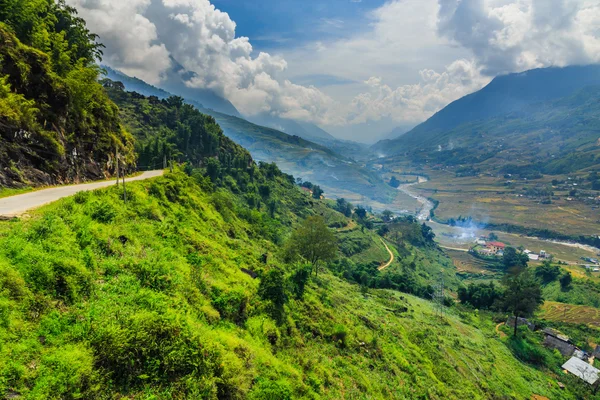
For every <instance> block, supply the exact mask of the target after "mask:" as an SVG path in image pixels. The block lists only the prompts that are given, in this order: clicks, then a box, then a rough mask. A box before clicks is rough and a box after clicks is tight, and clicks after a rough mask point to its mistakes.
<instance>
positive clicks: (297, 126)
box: [248, 114, 336, 140]
mask: <svg viewBox="0 0 600 400" xmlns="http://www.w3.org/2000/svg"><path fill="white" fill-rule="evenodd" d="M248 120H249V121H251V122H253V123H255V124H257V125H262V126H266V127H269V128H273V129H276V130H278V131H281V132H285V133H287V134H288V135H296V136H300V137H301V138H304V139H307V140H315V139H323V140H336V138H335V137H334V136H332V135H330V134H329V133H328V132H326V131H325V130H323V129H321V128H319V127H318V126H317V125H315V124H312V123H309V122H299V121H294V120H291V119H287V118H281V117H277V116H273V115H269V114H261V115H256V116H253V117H250V118H248Z"/></svg>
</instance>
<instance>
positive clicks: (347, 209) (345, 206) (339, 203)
mask: <svg viewBox="0 0 600 400" xmlns="http://www.w3.org/2000/svg"><path fill="white" fill-rule="evenodd" d="M335 209H336V210H337V211H339V212H341V213H342V214H344V215H345V216H346V217H348V218H350V217H352V210H353V209H354V207H353V206H352V204H350V203H349V202H347V201H346V199H344V198H340V199H337V200H336V204H335Z"/></svg>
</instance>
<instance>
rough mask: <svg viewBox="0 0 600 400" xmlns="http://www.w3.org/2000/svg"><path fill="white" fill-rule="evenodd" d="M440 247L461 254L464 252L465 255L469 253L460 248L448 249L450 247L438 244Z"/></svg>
mask: <svg viewBox="0 0 600 400" xmlns="http://www.w3.org/2000/svg"><path fill="white" fill-rule="evenodd" d="M438 246H440V247H441V248H442V249H446V250H454V251H460V252H463V253H468V252H469V250H468V249H461V248H460V247H448V246H442V245H441V244H438Z"/></svg>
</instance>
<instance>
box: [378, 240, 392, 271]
mask: <svg viewBox="0 0 600 400" xmlns="http://www.w3.org/2000/svg"><path fill="white" fill-rule="evenodd" d="M380 240H381V243H383V245H384V246H385V249H386V250H387V251H388V253H390V261H388V262H387V264H384V265H382V266H381V267H379V268H377V269H378V270H380V271H383V270H384V269H386V268H387V267H389V266H390V265H392V263H393V262H394V253H392V251H391V250H390V248H389V247H388V245H387V244H386V243H385V242H384V241H383V239H381V238H380Z"/></svg>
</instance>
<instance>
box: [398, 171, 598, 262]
mask: <svg viewBox="0 0 600 400" xmlns="http://www.w3.org/2000/svg"><path fill="white" fill-rule="evenodd" d="M417 178H418V181H417V182H413V183H407V184H404V185H400V186H399V187H398V190H400V191H401V192H403V193H405V194H407V195H408V196H410V197H412V198H414V199H415V200H417V201H418V202H419V204H421V209H420V210H419V211H418V213H417V215H416V217H417V219H418V220H419V221H423V222H426V223H427V225H429V226H430V227H431V228H432V229H433V231H434V233H435V234H436V236H437V239H438V241H439V242H440V244H441V245H442V246H444V247H453V248H454V247H458V248H464V249H468V248H469V247H471V246H472V245H473V242H474V241H475V239H477V238H478V237H480V236H487V235H488V234H489V233H490V232H491V231H489V230H486V229H479V228H477V227H469V228H464V227H456V226H449V225H443V224H439V223H436V222H433V221H429V218H430V216H431V210H433V208H434V204H433V202H431V201H430V200H429V199H427V198H426V197H423V196H421V195H419V194H418V193H416V192H414V191H413V190H411V188H413V187H414V186H416V185H418V184H421V183H425V182H427V181H428V179H427V178H425V177H424V176H418V177H417ZM494 233H496V234H497V235H498V236H499V237H500V239H502V240H506V241H507V242H509V243H512V244H514V245H516V246H518V245H523V246H525V247H530V248H531V249H532V250H534V249H537V250H538V251H539V250H541V249H545V248H547V247H548V246H552V247H551V248H552V250H554V251H555V252H556V253H557V255H559V256H562V258H564V259H569V260H568V261H569V262H571V263H573V262H574V261H575V260H578V259H579V258H580V257H582V256H588V257H590V256H592V255H595V254H598V253H600V249H598V248H596V247H592V246H587V245H583V244H580V243H572V242H564V241H558V240H549V239H541V238H538V237H524V236H521V235H517V234H511V233H505V232H494ZM458 248H457V249H458ZM568 253H572V254H568Z"/></svg>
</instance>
